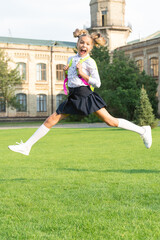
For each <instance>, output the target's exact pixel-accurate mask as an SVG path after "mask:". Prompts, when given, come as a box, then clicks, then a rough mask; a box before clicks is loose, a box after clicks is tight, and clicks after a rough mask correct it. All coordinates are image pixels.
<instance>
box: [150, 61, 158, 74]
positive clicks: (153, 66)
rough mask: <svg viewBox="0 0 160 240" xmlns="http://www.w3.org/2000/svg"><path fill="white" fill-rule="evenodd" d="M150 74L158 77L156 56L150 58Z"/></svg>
mask: <svg viewBox="0 0 160 240" xmlns="http://www.w3.org/2000/svg"><path fill="white" fill-rule="evenodd" d="M150 75H151V76H152V77H158V58H156V57H153V58H151V59H150Z"/></svg>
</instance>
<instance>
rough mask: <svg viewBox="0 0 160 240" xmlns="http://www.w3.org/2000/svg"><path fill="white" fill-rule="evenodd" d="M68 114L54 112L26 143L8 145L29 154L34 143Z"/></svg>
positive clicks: (13, 149) (14, 149)
mask: <svg viewBox="0 0 160 240" xmlns="http://www.w3.org/2000/svg"><path fill="white" fill-rule="evenodd" d="M67 116H68V115H67V114H57V113H53V114H52V115H51V116H50V117H48V118H47V119H46V121H45V122H44V124H42V125H41V126H40V127H39V128H38V129H37V131H36V132H35V133H34V134H33V135H32V136H31V137H30V138H29V139H28V140H27V141H26V142H25V143H20V144H19V145H10V146H8V148H9V149H10V150H12V151H14V152H19V153H22V154H24V155H29V152H30V150H31V147H32V146H33V144H35V143H36V142H37V141H38V140H39V139H41V138H42V137H44V136H45V135H46V134H47V133H48V132H49V130H50V128H51V127H53V126H54V125H56V124H57V123H58V122H59V121H60V120H62V119H64V118H66V117H67Z"/></svg>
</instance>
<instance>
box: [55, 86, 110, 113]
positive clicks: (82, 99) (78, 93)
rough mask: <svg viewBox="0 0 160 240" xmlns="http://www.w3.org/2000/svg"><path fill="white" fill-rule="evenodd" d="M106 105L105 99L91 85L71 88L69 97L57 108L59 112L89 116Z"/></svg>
mask: <svg viewBox="0 0 160 240" xmlns="http://www.w3.org/2000/svg"><path fill="white" fill-rule="evenodd" d="M103 107H106V103H105V101H104V100H103V99H102V98H101V97H100V96H99V95H98V94H97V93H95V92H92V90H91V89H90V87H89V86H81V87H76V88H69V96H68V98H67V99H66V100H65V101H64V102H62V103H61V104H60V105H59V107H58V108H57V110H56V113H57V114H71V115H72V114H76V115H83V116H88V115H89V114H91V113H94V112H96V111H98V110H99V109H101V108H103Z"/></svg>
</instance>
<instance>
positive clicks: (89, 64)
mask: <svg viewBox="0 0 160 240" xmlns="http://www.w3.org/2000/svg"><path fill="white" fill-rule="evenodd" d="M88 56H89V55H88ZM86 57H87V56H85V57H84V58H86ZM71 59H72V65H71V67H69V69H68V87H70V88H75V87H80V86H86V85H85V84H84V83H83V82H82V80H81V79H80V78H79V77H78V75H77V67H76V65H77V64H78V62H79V61H80V59H83V58H82V57H80V56H79V54H78V53H77V54H76V55H75V56H73V57H69V58H68V64H69V62H70V60H71ZM82 70H83V72H84V73H85V74H87V75H88V76H89V81H88V83H89V84H90V85H92V86H93V87H97V88H99V87H100V86H101V81H100V77H99V73H98V69H97V65H96V63H95V61H94V59H92V58H88V59H87V60H86V61H84V62H82Z"/></svg>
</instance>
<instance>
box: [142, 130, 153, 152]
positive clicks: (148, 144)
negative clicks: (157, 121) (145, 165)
mask: <svg viewBox="0 0 160 240" xmlns="http://www.w3.org/2000/svg"><path fill="white" fill-rule="evenodd" d="M143 129H144V130H145V132H144V134H143V135H141V138H142V139H143V142H144V144H145V146H146V148H150V147H151V145H152V133H151V127H150V126H143Z"/></svg>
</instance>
